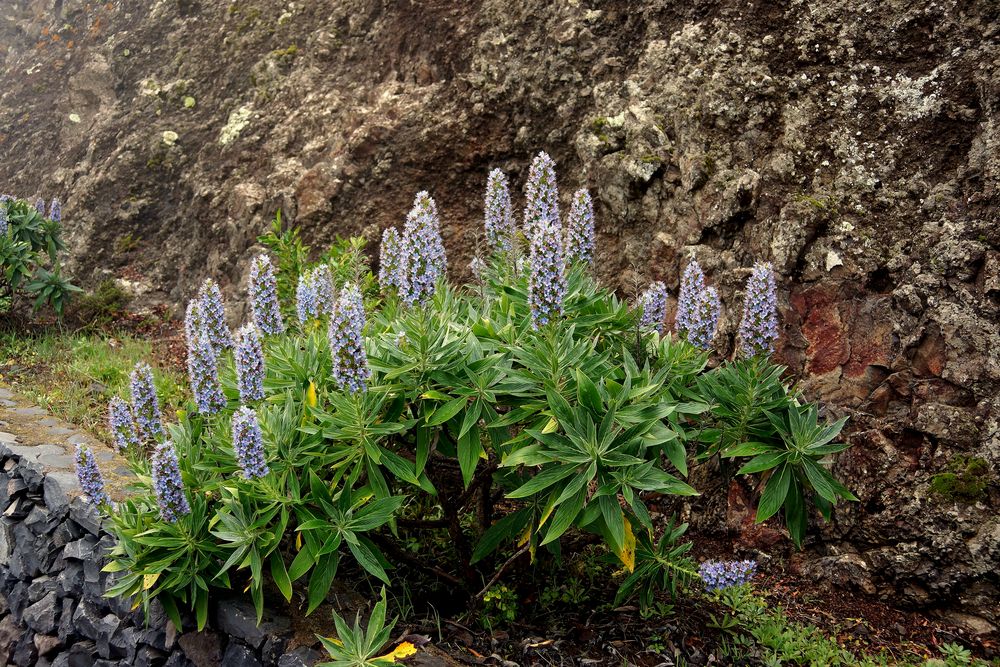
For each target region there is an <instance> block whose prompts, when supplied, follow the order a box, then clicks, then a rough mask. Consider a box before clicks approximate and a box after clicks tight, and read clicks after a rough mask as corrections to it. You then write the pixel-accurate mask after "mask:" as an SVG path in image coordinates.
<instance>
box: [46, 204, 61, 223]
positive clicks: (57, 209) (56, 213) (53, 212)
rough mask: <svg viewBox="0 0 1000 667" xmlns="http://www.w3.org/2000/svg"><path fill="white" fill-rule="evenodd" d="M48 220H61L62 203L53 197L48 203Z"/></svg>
mask: <svg viewBox="0 0 1000 667" xmlns="http://www.w3.org/2000/svg"><path fill="white" fill-rule="evenodd" d="M49 220H54V221H55V222H62V204H61V203H60V202H59V200H58V199H53V200H52V203H50V204H49Z"/></svg>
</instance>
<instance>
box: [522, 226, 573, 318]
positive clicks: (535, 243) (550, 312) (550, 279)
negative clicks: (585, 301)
mask: <svg viewBox="0 0 1000 667" xmlns="http://www.w3.org/2000/svg"><path fill="white" fill-rule="evenodd" d="M529 262H530V264H531V269H530V274H529V276H528V302H529V304H530V305H531V323H532V326H533V327H535V328H536V329H537V328H538V327H540V326H545V325H546V324H548V323H549V322H551V321H553V320H555V319H558V318H559V317H560V316H561V315H562V313H563V299H564V298H565V296H566V258H565V251H564V250H563V238H562V229H561V228H560V227H559V226H558V225H554V224H551V223H549V222H542V223H540V224H539V225H537V226H536V227H535V231H534V234H533V235H532V237H531V254H530V256H529Z"/></svg>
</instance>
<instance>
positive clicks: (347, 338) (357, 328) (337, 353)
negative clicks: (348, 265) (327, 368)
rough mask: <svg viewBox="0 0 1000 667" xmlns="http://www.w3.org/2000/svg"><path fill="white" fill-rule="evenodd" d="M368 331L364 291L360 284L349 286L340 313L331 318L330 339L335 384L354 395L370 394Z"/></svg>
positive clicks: (345, 290)
mask: <svg viewBox="0 0 1000 667" xmlns="http://www.w3.org/2000/svg"><path fill="white" fill-rule="evenodd" d="M364 328H365V308H364V303H363V302H362V300H361V291H360V290H359V289H358V287H357V285H354V284H352V283H348V284H347V285H345V286H344V288H343V289H342V290H341V291H340V298H339V299H338V300H337V312H336V313H334V315H333V317H332V318H330V329H329V339H330V351H331V352H332V355H333V379H334V382H336V384H337V386H338V387H339V388H341V389H346V390H347V391H349V392H351V393H352V394H353V393H356V392H358V391H366V390H367V389H368V379H369V378H370V377H371V369H369V368H368V357H367V355H366V354H365V346H364V340H363V339H362V332H363V330H364Z"/></svg>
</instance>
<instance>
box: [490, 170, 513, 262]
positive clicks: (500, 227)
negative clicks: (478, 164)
mask: <svg viewBox="0 0 1000 667" xmlns="http://www.w3.org/2000/svg"><path fill="white" fill-rule="evenodd" d="M485 226H486V241H487V243H489V244H490V248H492V249H493V252H509V251H510V249H511V247H513V244H514V231H515V230H514V212H513V210H512V209H511V205H510V187H509V186H508V184H507V175H506V174H504V173H503V171H501V170H500V169H494V170H493V171H491V172H490V175H489V177H488V178H487V179H486V214H485Z"/></svg>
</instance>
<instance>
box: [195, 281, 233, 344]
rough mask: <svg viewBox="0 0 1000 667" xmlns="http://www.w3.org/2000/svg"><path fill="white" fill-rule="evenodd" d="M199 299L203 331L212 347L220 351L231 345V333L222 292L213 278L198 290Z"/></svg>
mask: <svg viewBox="0 0 1000 667" xmlns="http://www.w3.org/2000/svg"><path fill="white" fill-rule="evenodd" d="M198 300H199V301H201V316H202V320H203V321H204V328H205V331H206V332H207V333H208V339H209V341H210V342H211V344H212V347H213V348H215V349H216V350H218V351H219V352H221V351H222V350H224V349H227V348H230V347H232V346H233V334H232V332H231V331H230V330H229V326H228V325H227V324H226V309H225V306H223V304H222V292H221V291H220V290H219V286H218V285H217V284H216V283H215V281H214V280H212V279H211V278H209V279H208V280H206V281H205V282H204V283H202V285H201V290H200V291H199V292H198Z"/></svg>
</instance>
